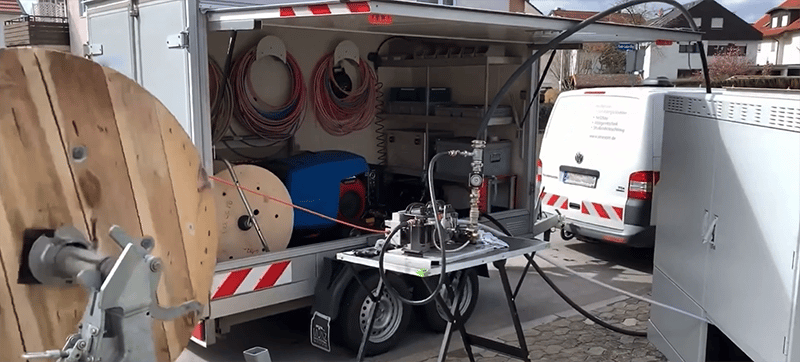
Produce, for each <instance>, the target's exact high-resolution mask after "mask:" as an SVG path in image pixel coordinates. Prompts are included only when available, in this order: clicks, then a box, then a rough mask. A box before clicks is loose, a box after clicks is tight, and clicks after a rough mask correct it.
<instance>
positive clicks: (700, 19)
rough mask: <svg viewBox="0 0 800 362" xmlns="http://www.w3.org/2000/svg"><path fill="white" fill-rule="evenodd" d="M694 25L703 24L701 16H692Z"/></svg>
mask: <svg viewBox="0 0 800 362" xmlns="http://www.w3.org/2000/svg"><path fill="white" fill-rule="evenodd" d="M694 25H697V26H698V27H700V25H703V19H702V18H694Z"/></svg>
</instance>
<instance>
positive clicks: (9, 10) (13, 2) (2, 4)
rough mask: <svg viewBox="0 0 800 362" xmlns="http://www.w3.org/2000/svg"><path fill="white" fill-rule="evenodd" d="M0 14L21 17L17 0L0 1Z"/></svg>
mask: <svg viewBox="0 0 800 362" xmlns="http://www.w3.org/2000/svg"><path fill="white" fill-rule="evenodd" d="M0 14H13V15H22V9H20V7H19V3H18V2H17V0H0Z"/></svg>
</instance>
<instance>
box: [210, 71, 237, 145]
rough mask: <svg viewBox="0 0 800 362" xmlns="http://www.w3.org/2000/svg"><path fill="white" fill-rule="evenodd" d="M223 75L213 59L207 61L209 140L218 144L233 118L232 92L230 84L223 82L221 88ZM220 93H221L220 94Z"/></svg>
mask: <svg viewBox="0 0 800 362" xmlns="http://www.w3.org/2000/svg"><path fill="white" fill-rule="evenodd" d="M222 78H223V74H222V69H220V67H219V64H217V62H215V61H214V59H211V58H209V59H208V80H209V82H208V83H209V95H210V98H211V139H212V140H213V142H214V143H217V142H219V141H220V140H221V139H222V137H223V136H224V135H225V132H227V131H228V127H230V125H231V118H232V117H233V100H232V97H233V90H232V89H231V83H230V82H229V81H226V82H225V87H221V86H220V83H221V82H222ZM220 91H221V92H222V93H221V94H220Z"/></svg>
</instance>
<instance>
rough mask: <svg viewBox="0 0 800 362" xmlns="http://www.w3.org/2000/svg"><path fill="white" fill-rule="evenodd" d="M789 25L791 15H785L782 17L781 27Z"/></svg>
mask: <svg viewBox="0 0 800 362" xmlns="http://www.w3.org/2000/svg"><path fill="white" fill-rule="evenodd" d="M787 25H789V15H784V16H782V17H781V26H787Z"/></svg>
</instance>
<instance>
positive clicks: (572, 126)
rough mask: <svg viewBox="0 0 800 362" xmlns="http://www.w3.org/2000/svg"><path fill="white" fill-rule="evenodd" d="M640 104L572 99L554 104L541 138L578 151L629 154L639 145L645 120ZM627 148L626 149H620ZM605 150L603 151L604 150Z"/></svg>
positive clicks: (614, 98)
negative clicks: (571, 145) (573, 146)
mask: <svg viewBox="0 0 800 362" xmlns="http://www.w3.org/2000/svg"><path fill="white" fill-rule="evenodd" d="M643 108H644V107H642V106H641V103H640V100H639V99H638V98H633V97H622V96H610V95H609V96H606V95H576V96H567V97H563V98H561V99H559V100H558V104H557V106H556V107H555V109H554V110H553V114H552V116H551V117H550V120H549V121H548V125H547V131H546V133H545V138H557V139H559V140H562V141H564V142H567V143H574V142H579V143H580V144H581V146H582V147H586V146H590V147H591V146H597V148H598V149H604V148H605V149H608V150H609V151H610V150H611V149H617V150H619V151H624V150H625V149H626V148H627V151H628V152H631V151H633V150H632V149H631V148H630V146H634V145H637V144H641V143H642V139H641V138H642V136H643V132H642V131H643V130H644V126H645V119H644V117H643V114H642V113H643ZM623 145H628V147H622V146H623ZM604 146H605V147H604ZM634 147H635V146H634Z"/></svg>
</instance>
